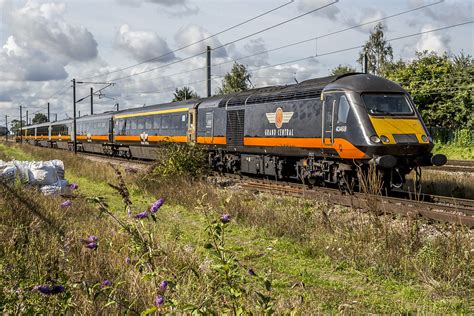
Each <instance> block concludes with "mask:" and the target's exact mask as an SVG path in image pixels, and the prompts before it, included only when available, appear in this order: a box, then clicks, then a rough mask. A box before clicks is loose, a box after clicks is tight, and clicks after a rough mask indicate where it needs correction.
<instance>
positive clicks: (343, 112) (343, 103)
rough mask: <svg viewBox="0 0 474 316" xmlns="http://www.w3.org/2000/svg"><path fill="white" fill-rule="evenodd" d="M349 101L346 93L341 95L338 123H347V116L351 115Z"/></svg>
mask: <svg viewBox="0 0 474 316" xmlns="http://www.w3.org/2000/svg"><path fill="white" fill-rule="evenodd" d="M349 110H350V106H349V102H348V101H347V98H346V96H345V95H341V97H340V98H339V109H338V111H337V123H338V124H346V123H347V116H348V115H349Z"/></svg>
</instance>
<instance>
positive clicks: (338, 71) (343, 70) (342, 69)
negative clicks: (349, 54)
mask: <svg viewBox="0 0 474 316" xmlns="http://www.w3.org/2000/svg"><path fill="white" fill-rule="evenodd" d="M356 71H357V70H356V69H355V68H353V67H351V66H348V65H339V66H337V67H336V68H334V69H333V70H331V75H332V76H337V75H343V74H347V73H351V72H356Z"/></svg>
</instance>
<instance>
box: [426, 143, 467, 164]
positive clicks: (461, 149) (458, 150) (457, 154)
mask: <svg viewBox="0 0 474 316" xmlns="http://www.w3.org/2000/svg"><path fill="white" fill-rule="evenodd" d="M433 153H434V154H444V155H446V157H448V159H449V160H473V159H474V146H459V145H453V144H442V143H439V142H437V143H435V147H434V148H433Z"/></svg>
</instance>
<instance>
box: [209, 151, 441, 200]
mask: <svg viewBox="0 0 474 316" xmlns="http://www.w3.org/2000/svg"><path fill="white" fill-rule="evenodd" d="M385 158H386V159H365V160H343V159H332V158H324V157H318V156H313V155H310V156H308V157H288V156H284V157H282V156H276V155H256V154H239V153H231V152H224V151H210V152H209V164H210V166H211V167H212V168H213V169H214V170H217V171H219V172H229V173H242V174H251V175H257V176H263V177H266V178H269V179H274V180H282V181H284V180H296V181H301V182H302V183H305V184H308V185H309V186H332V187H339V189H341V190H342V191H346V192H350V193H351V192H353V191H360V190H367V186H368V185H370V186H371V190H374V187H376V188H378V190H379V191H380V192H389V191H391V190H392V189H395V188H401V187H402V186H403V184H405V182H406V176H407V175H408V174H409V173H410V172H412V171H413V170H415V176H414V180H415V184H414V187H415V188H416V189H419V187H420V185H421V168H420V167H421V166H422V165H425V166H426V165H433V164H434V163H432V162H431V161H430V159H429V158H430V157H421V158H420V157H409V158H407V157H398V158H397V157H394V156H390V157H385ZM374 175H375V176H374Z"/></svg>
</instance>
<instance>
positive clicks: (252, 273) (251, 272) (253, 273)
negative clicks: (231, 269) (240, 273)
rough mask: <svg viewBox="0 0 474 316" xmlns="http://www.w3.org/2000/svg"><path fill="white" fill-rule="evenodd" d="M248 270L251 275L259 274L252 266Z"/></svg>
mask: <svg viewBox="0 0 474 316" xmlns="http://www.w3.org/2000/svg"><path fill="white" fill-rule="evenodd" d="M247 272H248V273H249V274H250V275H251V276H256V275H257V274H256V273H255V271H253V269H252V268H250V269H248V270H247Z"/></svg>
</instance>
